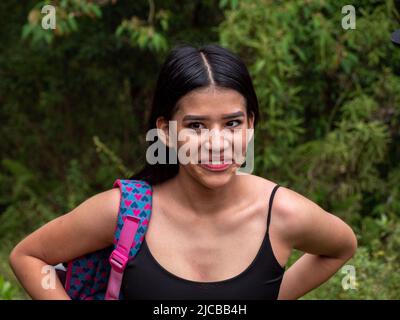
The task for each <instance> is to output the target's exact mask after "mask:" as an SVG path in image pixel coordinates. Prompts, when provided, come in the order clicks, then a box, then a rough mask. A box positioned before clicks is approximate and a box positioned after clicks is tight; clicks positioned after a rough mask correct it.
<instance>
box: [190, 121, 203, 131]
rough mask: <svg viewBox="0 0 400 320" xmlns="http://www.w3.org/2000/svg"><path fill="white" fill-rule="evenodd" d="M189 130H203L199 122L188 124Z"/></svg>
mask: <svg viewBox="0 0 400 320" xmlns="http://www.w3.org/2000/svg"><path fill="white" fill-rule="evenodd" d="M189 128H190V129H194V130H199V129H203V128H202V124H201V123H200V122H192V123H190V124H189Z"/></svg>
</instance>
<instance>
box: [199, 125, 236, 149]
mask: <svg viewBox="0 0 400 320" xmlns="http://www.w3.org/2000/svg"><path fill="white" fill-rule="evenodd" d="M229 146H230V143H229V134H228V132H227V131H226V130H217V129H213V130H211V131H210V132H209V136H208V139H206V141H205V142H204V147H205V148H206V149H207V150H208V151H212V152H215V153H220V152H223V151H224V150H226V149H228V148H229Z"/></svg>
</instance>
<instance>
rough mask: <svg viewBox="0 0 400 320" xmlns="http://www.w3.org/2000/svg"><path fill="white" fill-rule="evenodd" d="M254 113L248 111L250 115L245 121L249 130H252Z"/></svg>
mask: <svg viewBox="0 0 400 320" xmlns="http://www.w3.org/2000/svg"><path fill="white" fill-rule="evenodd" d="M254 118H255V117H254V112H253V111H250V115H249V116H248V119H247V126H248V128H249V129H254Z"/></svg>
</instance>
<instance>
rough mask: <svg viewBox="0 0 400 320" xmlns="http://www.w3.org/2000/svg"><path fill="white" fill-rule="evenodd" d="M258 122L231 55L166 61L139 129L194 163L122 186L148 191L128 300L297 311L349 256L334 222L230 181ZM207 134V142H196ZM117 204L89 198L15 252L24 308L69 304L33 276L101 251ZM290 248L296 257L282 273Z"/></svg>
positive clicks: (244, 74)
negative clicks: (261, 302) (269, 302)
mask: <svg viewBox="0 0 400 320" xmlns="http://www.w3.org/2000/svg"><path fill="white" fill-rule="evenodd" d="M258 116H259V112H258V102H257V97H256V94H255V91H254V88H253V85H252V81H251V78H250V75H249V73H248V71H247V69H246V66H245V65H244V63H243V62H242V61H241V60H240V59H239V58H238V57H237V56H236V55H234V54H233V53H232V52H230V51H229V50H227V49H225V48H222V47H220V46H218V45H207V46H204V47H202V48H200V49H196V48H194V47H191V46H180V47H177V48H175V49H174V50H172V51H171V53H170V55H169V56H168V57H167V59H166V61H165V63H164V65H163V67H162V70H161V72H160V74H159V77H158V81H157V85H156V88H155V93H154V99H153V104H152V111H151V114H150V119H149V125H148V128H149V129H155V128H156V129H158V130H159V132H160V135H159V137H160V139H161V141H162V142H163V143H164V144H165V146H166V147H167V150H169V149H170V148H171V149H172V150H175V151H179V150H181V148H182V147H183V146H184V145H185V144H189V146H190V147H191V148H190V151H192V155H193V154H196V155H197V156H199V154H200V157H197V159H198V161H197V162H193V161H191V162H189V163H187V162H185V163H182V161H181V159H180V158H179V157H178V162H177V163H175V164H174V163H169V164H160V163H158V164H150V163H148V162H147V163H146V165H145V167H144V168H143V169H142V170H141V171H140V172H139V173H137V174H136V175H134V176H133V177H131V178H132V179H143V180H146V181H148V182H149V183H150V184H151V185H152V187H153V203H152V216H151V220H150V223H149V226H148V231H147V233H146V236H145V241H144V242H143V244H142V247H141V248H140V250H139V252H138V254H137V256H136V257H135V259H133V260H132V261H131V262H130V263H129V264H128V266H127V268H126V270H125V273H124V277H123V282H122V286H121V290H122V292H123V294H124V297H125V298H126V299H298V298H299V297H301V296H303V295H304V294H305V293H307V292H309V291H310V290H312V289H314V288H316V287H318V286H319V285H321V284H322V283H323V282H325V281H326V280H328V279H329V278H330V277H331V276H332V275H334V274H335V272H336V271H337V270H338V269H339V268H340V267H341V266H342V265H344V264H345V262H346V261H347V260H349V259H350V258H351V257H352V256H353V255H354V253H355V251H356V247H357V240H356V237H355V235H354V233H353V231H352V229H351V228H350V227H349V226H348V225H347V224H346V223H344V222H343V221H342V220H341V219H339V218H338V217H336V216H335V215H333V214H331V213H329V212H327V211H325V210H324V209H322V208H321V207H319V206H318V205H317V204H315V203H314V202H312V201H311V200H309V199H307V198H305V197H304V196H302V195H300V194H298V193H297V192H295V191H293V190H290V189H289V188H286V187H283V186H279V185H278V184H277V183H275V182H273V181H270V180H268V179H266V178H262V177H258V176H255V175H252V174H237V169H238V168H240V166H241V165H242V164H243V162H237V161H236V160H235V159H236V158H235V157H234V156H232V147H233V146H236V147H237V141H242V142H241V144H240V145H239V149H241V150H242V151H244V153H245V152H246V150H247V142H248V139H247V138H248V137H249V136H248V134H247V132H248V130H247V129H254V128H255V126H256V124H257V121H258ZM172 124H175V126H173V125H172ZM172 127H174V128H176V131H174V130H171V128H172ZM188 129H191V130H188ZM204 130H213V132H214V133H215V135H213V136H208V137H207V138H204V137H203V136H202V135H201V132H202V131H204ZM222 132H228V134H226V135H222V134H221V133H222ZM177 137H179V139H176V138H177ZM240 137H242V138H243V137H244V138H245V139H242V140H240V139H239V138H240ZM152 143H154V142H152ZM152 143H151V144H152ZM186 146H187V145H186ZM193 150H194V152H193ZM199 150H202V152H198V151H199ZM204 150H205V152H204ZM226 151H230V153H229V152H226ZM189 153H190V152H189ZM167 154H168V151H167ZM185 154H186V153H185ZM215 154H216V155H217V156H216V158H217V159H216V160H215V156H214V155H215ZM227 155H228V156H227ZM221 163H222V164H221ZM120 196H121V195H120V191H119V190H118V189H115V188H113V189H110V190H107V191H104V192H101V193H99V194H96V195H94V196H92V197H91V198H89V199H87V200H86V201H84V202H83V203H81V204H80V205H79V206H78V207H76V208H75V209H73V210H72V211H71V212H69V213H67V214H64V215H62V216H60V217H58V218H57V219H54V220H53V221H50V222H49V223H47V224H45V225H44V226H42V227H41V228H40V229H38V230H37V231H35V232H33V233H32V234H30V235H29V236H27V237H26V238H25V239H24V240H22V241H21V242H20V243H19V244H18V245H17V246H16V247H15V248H14V250H13V251H12V252H11V255H10V263H11V266H12V268H13V270H14V272H15V274H16V276H17V278H18V279H19V281H20V282H21V284H22V285H23V287H24V288H25V290H26V291H27V292H28V294H29V295H30V296H31V297H32V298H34V299H69V297H68V296H67V294H66V292H65V291H64V289H63V286H62V285H61V283H60V282H58V280H57V283H56V288H55V289H53V290H45V289H43V287H42V286H41V282H42V277H43V274H42V273H41V270H42V267H43V266H46V265H56V264H58V263H60V262H63V261H69V260H71V259H73V258H75V257H78V256H81V255H83V254H85V253H89V252H93V251H96V250H99V249H102V248H105V247H108V246H110V245H111V244H112V243H113V236H114V235H113V233H114V230H115V226H116V221H117V215H118V210H119V204H120ZM293 248H295V249H298V250H301V251H302V252H304V253H305V254H304V255H302V256H301V257H300V258H299V259H298V260H297V261H296V262H295V263H294V264H293V265H292V266H291V267H290V268H288V269H287V270H286V268H285V265H286V263H287V260H288V258H289V256H290V253H291V251H292V249H293Z"/></svg>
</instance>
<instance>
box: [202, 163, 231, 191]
mask: <svg viewBox="0 0 400 320" xmlns="http://www.w3.org/2000/svg"><path fill="white" fill-rule="evenodd" d="M196 167H197V168H196V173H197V174H196V175H197V176H198V178H199V180H200V181H201V183H202V184H203V185H204V186H206V187H207V188H210V189H217V188H220V187H223V186H224V185H226V184H227V183H229V182H230V181H231V180H232V178H234V177H235V175H236V168H237V167H238V166H237V165H235V164H231V165H230V166H229V167H228V168H226V169H224V170H218V169H217V168H208V167H207V166H203V165H197V166H196Z"/></svg>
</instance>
